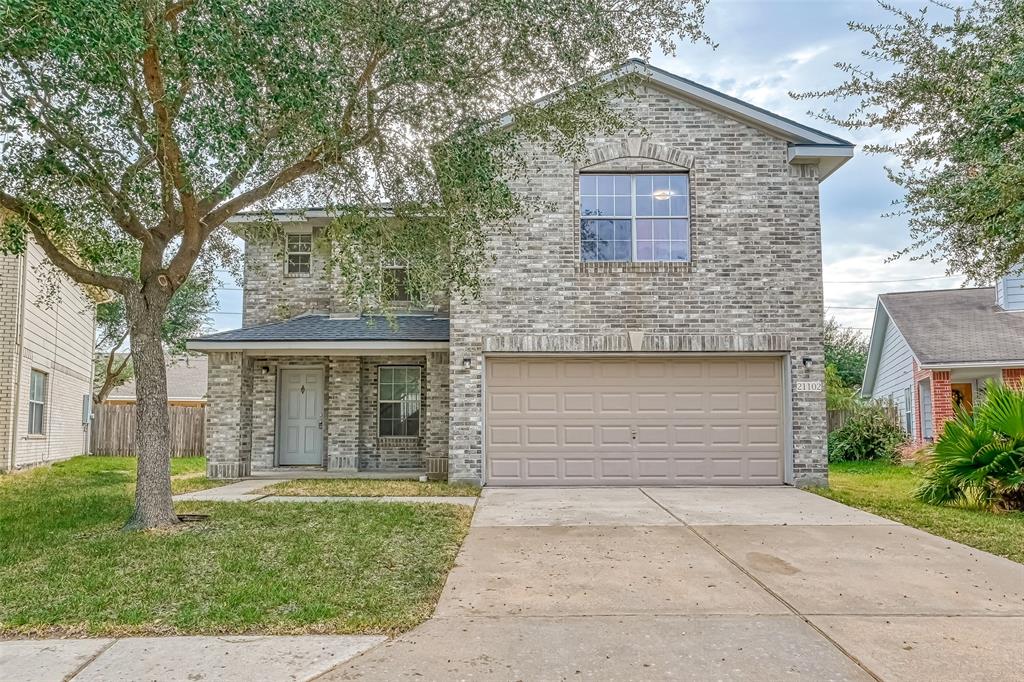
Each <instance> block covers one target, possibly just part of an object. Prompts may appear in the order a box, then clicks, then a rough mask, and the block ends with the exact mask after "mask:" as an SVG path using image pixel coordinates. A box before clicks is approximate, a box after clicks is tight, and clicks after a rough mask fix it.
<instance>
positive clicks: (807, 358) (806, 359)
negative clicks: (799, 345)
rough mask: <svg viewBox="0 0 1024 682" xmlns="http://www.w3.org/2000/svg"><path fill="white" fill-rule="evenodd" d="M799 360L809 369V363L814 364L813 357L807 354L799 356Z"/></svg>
mask: <svg viewBox="0 0 1024 682" xmlns="http://www.w3.org/2000/svg"><path fill="white" fill-rule="evenodd" d="M800 361H801V362H802V363H804V367H805V368H806V369H810V368H811V365H813V364H814V358H812V357H810V356H809V355H805V356H803V358H801V359H800Z"/></svg>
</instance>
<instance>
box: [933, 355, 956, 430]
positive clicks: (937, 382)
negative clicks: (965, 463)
mask: <svg viewBox="0 0 1024 682" xmlns="http://www.w3.org/2000/svg"><path fill="white" fill-rule="evenodd" d="M949 374H950V373H949V370H941V369H936V370H932V434H933V435H934V437H935V438H938V437H939V435H940V434H941V433H942V426H943V425H944V424H945V423H946V422H947V421H949V420H950V419H952V418H953V390H952V388H951V387H950V385H949V383H950V382H949V378H950V377H949Z"/></svg>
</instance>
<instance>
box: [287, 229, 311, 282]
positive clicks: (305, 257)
mask: <svg viewBox="0 0 1024 682" xmlns="http://www.w3.org/2000/svg"><path fill="white" fill-rule="evenodd" d="M312 257H313V235H311V234H287V235H285V273H287V274H288V275H292V276H302V275H308V274H309V273H310V263H311V261H312Z"/></svg>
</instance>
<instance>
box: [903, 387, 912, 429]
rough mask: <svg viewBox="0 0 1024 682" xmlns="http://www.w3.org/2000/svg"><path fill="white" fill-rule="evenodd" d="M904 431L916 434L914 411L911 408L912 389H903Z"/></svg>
mask: <svg viewBox="0 0 1024 682" xmlns="http://www.w3.org/2000/svg"><path fill="white" fill-rule="evenodd" d="M903 429H904V430H905V431H906V432H907V433H910V434H913V433H914V411H913V410H912V409H911V407H910V387H909V386H908V387H907V388H904V389H903Z"/></svg>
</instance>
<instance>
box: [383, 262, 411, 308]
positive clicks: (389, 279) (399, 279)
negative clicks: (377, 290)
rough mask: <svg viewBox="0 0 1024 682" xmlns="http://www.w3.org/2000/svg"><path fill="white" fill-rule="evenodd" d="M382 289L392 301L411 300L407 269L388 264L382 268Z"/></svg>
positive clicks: (403, 301) (404, 301)
mask: <svg viewBox="0 0 1024 682" xmlns="http://www.w3.org/2000/svg"><path fill="white" fill-rule="evenodd" d="M384 277H385V279H386V281H385V283H384V291H385V292H386V293H387V294H388V300H390V301H391V302H392V303H406V302H409V301H411V300H412V291H410V289H409V271H408V270H407V269H406V268H405V267H404V266H401V265H389V266H387V267H385V268H384Z"/></svg>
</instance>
